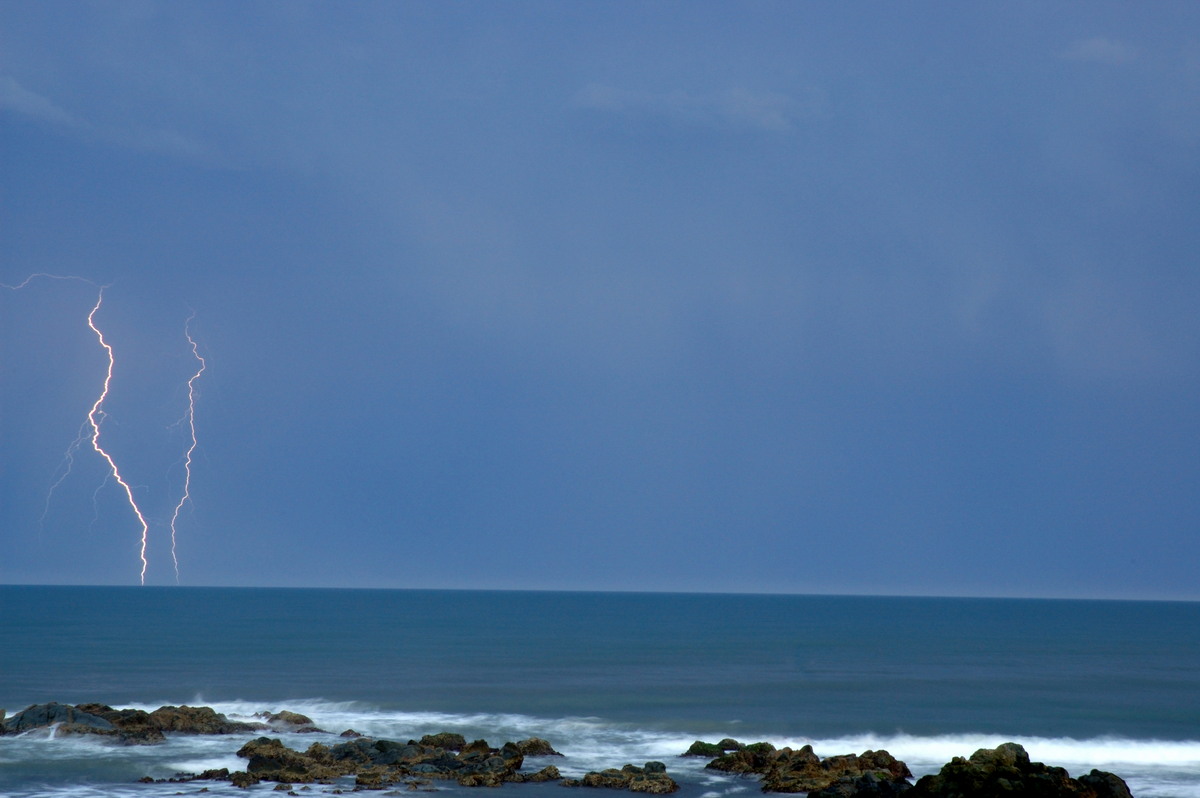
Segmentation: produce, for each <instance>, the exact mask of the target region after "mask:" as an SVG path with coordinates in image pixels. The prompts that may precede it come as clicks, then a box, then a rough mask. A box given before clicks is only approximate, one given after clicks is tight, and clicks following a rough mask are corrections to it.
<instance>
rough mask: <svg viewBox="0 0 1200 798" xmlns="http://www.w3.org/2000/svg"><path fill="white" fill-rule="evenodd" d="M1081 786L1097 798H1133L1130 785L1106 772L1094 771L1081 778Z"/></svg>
mask: <svg viewBox="0 0 1200 798" xmlns="http://www.w3.org/2000/svg"><path fill="white" fill-rule="evenodd" d="M1079 784H1080V785H1081V786H1083V787H1085V788H1087V789H1090V790H1092V791H1093V792H1095V793H1096V798H1133V796H1132V795H1130V793H1129V785H1128V784H1126V783H1125V780H1124V779H1122V778H1121V777H1120V776H1117V775H1114V774H1112V773H1109V772H1108V771H1106V770H1093V771H1092V772H1091V773H1085V774H1083V775H1082V776H1080V777H1079Z"/></svg>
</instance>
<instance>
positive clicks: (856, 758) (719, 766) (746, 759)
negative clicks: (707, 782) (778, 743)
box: [705, 740, 912, 798]
mask: <svg viewBox="0 0 1200 798" xmlns="http://www.w3.org/2000/svg"><path fill="white" fill-rule="evenodd" d="M735 742H736V741H734V740H722V741H721V742H720V743H718V745H719V746H723V745H726V744H729V743H735ZM705 767H707V768H710V769H712V770H720V771H723V772H725V773H738V774H758V775H761V776H762V777H763V791H764V792H790V793H795V792H814V791H819V790H824V789H826V788H829V787H831V786H832V785H834V784H835V783H838V782H842V781H844V782H845V783H844V784H841V785H840V786H839V787H838V788H837V789H838V790H842V791H852V790H857V789H859V788H860V787H861V789H863V790H867V791H868V792H870V791H876V792H878V791H880V790H883V791H885V792H886V791H887V790H893V791H899V790H903V789H907V788H908V787H909V786H910V785H909V784H908V782H907V781H906V779H909V778H912V773H911V772H909V769H908V766H907V765H905V764H904V763H903V762H900V761H898V760H897V759H896V758H895V757H893V756H892V755H891V754H889V753H888V752H887V751H865V752H864V753H863V754H861V755H856V754H845V755H841V756H832V757H829V758H827V759H821V758H820V757H818V756H817V755H816V754H815V753H813V750H812V746H811V745H806V746H804V747H803V748H801V749H799V750H792V749H791V748H780V749H776V748H775V746H773V745H771V744H770V743H754V744H753V745H747V746H741V747H740V748H738V749H736V750H731V751H729V752H728V753H725V754H722V755H721V756H719V757H717V758H716V759H714V760H713V761H711V762H709V763H708V764H707V765H705ZM867 775H871V776H872V779H870V780H867V781H864V782H862V784H861V785H859V787H855V786H854V785H855V784H856V783H857V781H858V780H859V779H862V778H863V777H865V776H867ZM881 782H888V783H891V784H892V785H893V786H891V787H887V788H883V787H878V786H877V783H881ZM847 794H849V792H848V793H847ZM880 794H882V793H880ZM827 798H833V796H832V795H830V796H828V797H827Z"/></svg>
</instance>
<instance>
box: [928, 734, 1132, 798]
mask: <svg viewBox="0 0 1200 798" xmlns="http://www.w3.org/2000/svg"><path fill="white" fill-rule="evenodd" d="M961 795H970V796H972V798H1017V797H1018V796H1031V797H1032V798H1099V797H1100V796H1103V797H1104V798H1130V795H1129V787H1128V786H1126V784H1125V782H1124V781H1122V780H1121V779H1120V778H1119V777H1117V776H1114V775H1113V774H1111V773H1106V772H1104V771H1099V770H1093V771H1092V772H1091V773H1089V774H1087V775H1086V776H1083V777H1082V778H1080V779H1073V778H1071V777H1070V775H1069V774H1068V773H1067V771H1066V770H1064V769H1063V768H1060V767H1052V766H1048V765H1044V764H1042V763H1041V762H1031V761H1030V760H1029V754H1028V753H1026V751H1025V749H1024V748H1023V747H1022V746H1020V745H1018V744H1016V743H1004V744H1003V745H1001V746H998V747H996V748H981V749H979V750H978V751H976V752H975V753H974V754H972V755H971V757H970V758H969V759H964V758H962V757H960V756H956V757H955V758H954V759H953V760H951V761H950V762H948V763H946V764H945V765H943V766H942V769H941V771H940V772H938V773H937V774H935V775H930V776H924V777H922V778H921V779H920V780H919V781H918V782H917V783H916V784H915V785H913V788H912V789H911V790H909V791H908V793H906V795H905V798H952V796H961Z"/></svg>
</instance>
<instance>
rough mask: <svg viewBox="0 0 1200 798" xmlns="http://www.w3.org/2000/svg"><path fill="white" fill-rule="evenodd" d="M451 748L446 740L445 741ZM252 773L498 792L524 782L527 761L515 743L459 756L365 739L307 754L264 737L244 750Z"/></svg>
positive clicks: (466, 750) (480, 744)
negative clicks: (450, 783)
mask: <svg viewBox="0 0 1200 798" xmlns="http://www.w3.org/2000/svg"><path fill="white" fill-rule="evenodd" d="M441 742H445V740H441ZM238 756H241V757H244V758H246V759H248V760H249V764H248V765H247V767H246V770H247V772H249V773H251V774H253V775H255V776H257V777H259V778H261V779H264V780H268V781H288V782H295V783H310V782H313V781H330V780H332V779H336V778H338V777H340V776H354V777H355V784H356V786H357V787H358V788H361V789H377V788H382V787H384V786H387V785H390V784H396V783H398V782H400V781H403V780H405V779H408V778H411V777H412V776H419V777H423V778H429V779H452V780H455V781H458V782H459V783H460V784H462V785H464V786H497V785H499V784H502V783H504V782H507V781H523V780H524V778H523V776H522V775H521V774H518V772H517V771H518V770H519V769H520V767H521V765H522V763H523V761H524V755H523V754H522V753H521V751H520V749H519V748H518V747H517V745H516V744H515V743H505V744H504V745H503V746H501V747H500V748H492V747H490V746H489V745H488V744H487V742H486V741H484V740H476V741H475V742H473V743H470V744H467V745H464V746H463V747H462V751H461V752H458V753H455V752H453V751H451V750H448V749H447V748H445V747H442V746H431V745H422V744H421V743H418V742H415V741H411V740H410V741H409V742H407V743H401V742H396V741H395V740H375V739H371V738H369V737H359V738H356V739H353V740H348V741H346V742H343V743H338V744H337V745H334V746H332V747H330V746H325V745H322V744H321V743H314V744H313V745H311V746H309V748H308V750H307V751H305V752H303V753H301V752H299V751H295V750H293V749H290V748H288V747H287V746H285V745H283V743H282V742H281V741H280V740H278V739H272V738H268V737H259V738H257V739H255V740H252V741H250V742H249V743H247V744H246V745H244V746H242V748H241V750H239V751H238Z"/></svg>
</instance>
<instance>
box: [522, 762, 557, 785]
mask: <svg viewBox="0 0 1200 798" xmlns="http://www.w3.org/2000/svg"><path fill="white" fill-rule="evenodd" d="M561 778H562V774H561V773H559V772H558V768H556V767H555V766H554V765H546V767H544V768H542V769H541V770H539V771H537V772H536V773H514V774H513V776H512V778H511V779H510V781H514V782H531V783H540V782H543V781H558V780H559V779H561Z"/></svg>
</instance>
